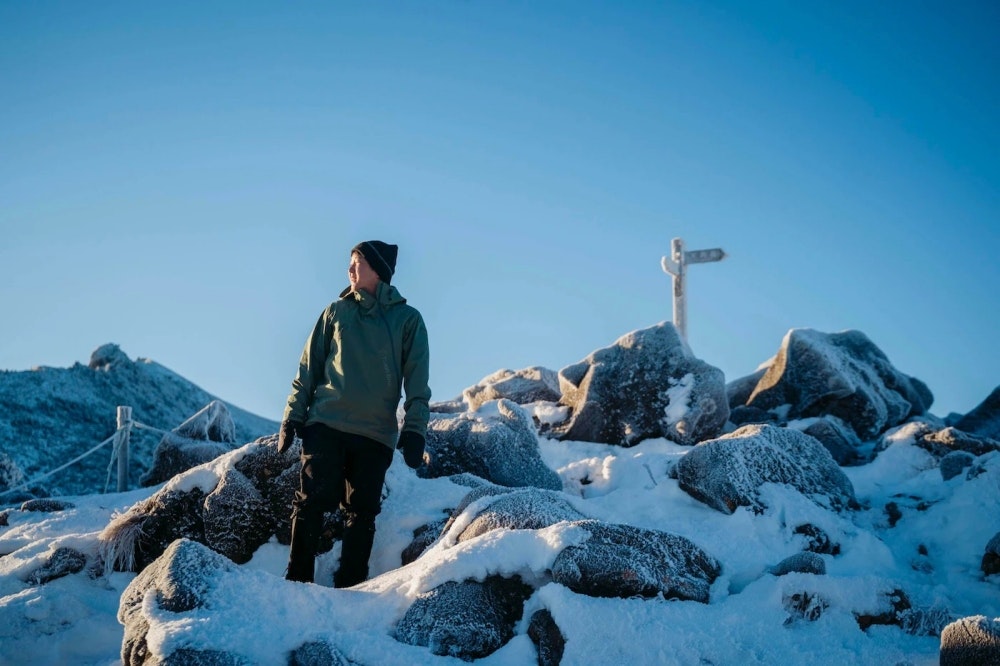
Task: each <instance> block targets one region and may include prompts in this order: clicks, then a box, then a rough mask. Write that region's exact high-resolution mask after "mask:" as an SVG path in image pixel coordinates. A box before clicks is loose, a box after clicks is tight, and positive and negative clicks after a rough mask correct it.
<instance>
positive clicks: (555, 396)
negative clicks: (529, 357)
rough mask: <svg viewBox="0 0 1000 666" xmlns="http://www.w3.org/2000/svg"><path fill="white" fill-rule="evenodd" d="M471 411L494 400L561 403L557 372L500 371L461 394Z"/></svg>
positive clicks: (543, 370) (544, 369)
mask: <svg viewBox="0 0 1000 666" xmlns="http://www.w3.org/2000/svg"><path fill="white" fill-rule="evenodd" d="M462 397H463V399H464V400H465V402H466V403H467V404H468V406H469V409H472V410H476V409H479V408H480V407H482V406H483V405H484V404H486V403H487V402H490V401H492V400H510V401H511V402H515V403H517V404H519V405H527V404H529V403H532V402H539V401H543V402H558V401H559V398H560V397H562V394H561V393H560V392H559V376H558V375H557V374H556V373H555V371H554V370H549V369H548V368H543V367H540V366H532V367H530V368H524V369H523V370H507V369H503V370H498V371H496V372H494V373H493V374H492V375H489V376H488V377H484V378H483V379H481V380H480V381H479V383H478V384H476V385H475V386H470V387H469V388H467V389H465V391H463V392H462Z"/></svg>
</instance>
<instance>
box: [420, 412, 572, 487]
mask: <svg viewBox="0 0 1000 666" xmlns="http://www.w3.org/2000/svg"><path fill="white" fill-rule="evenodd" d="M491 406H492V409H490V407H491ZM426 449H427V454H428V459H429V463H428V464H427V465H425V466H424V467H422V468H421V469H420V470H419V471H418V474H419V475H420V476H422V477H425V478H436V477H440V476H451V475H454V474H461V473H466V472H467V473H472V474H475V475H477V476H480V477H482V478H483V479H486V480H488V481H491V482H493V483H499V484H501V485H505V486H511V487H522V486H534V487H536V488H549V489H552V490H561V489H562V480H561V479H560V478H559V475H558V474H556V473H555V472H554V471H552V470H551V469H549V468H548V467H547V466H546V465H545V462H544V461H543V460H542V456H541V453H540V452H539V450H538V436H537V435H536V434H535V426H534V423H533V422H532V420H531V417H530V416H528V414H527V413H526V412H525V411H524V410H523V409H522V408H521V407H520V406H519V405H517V404H516V403H514V402H511V401H510V400H506V399H504V400H498V401H497V402H495V403H491V404H490V405H486V406H484V407H483V408H482V409H481V410H480V411H479V412H468V413H464V414H460V415H457V416H452V417H444V418H434V419H432V420H431V421H430V423H429V424H428V427H427V444H426Z"/></svg>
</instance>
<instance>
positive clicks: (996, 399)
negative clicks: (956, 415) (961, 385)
mask: <svg viewBox="0 0 1000 666" xmlns="http://www.w3.org/2000/svg"><path fill="white" fill-rule="evenodd" d="M955 427H956V428H958V429H959V430H964V431H965V432H967V433H970V434H973V435H979V436H981V437H989V438H990V439H1000V386H998V387H996V388H995V389H993V392H992V393H990V394H989V395H988V396H987V397H986V399H985V400H983V401H982V402H981V403H979V404H978V405H977V406H976V407H975V408H974V409H973V410H972V411H971V412H969V413H968V414H966V415H965V416H963V417H962V418H960V419H959V420H958V421H957V422H956V423H955Z"/></svg>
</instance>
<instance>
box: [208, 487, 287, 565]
mask: <svg viewBox="0 0 1000 666" xmlns="http://www.w3.org/2000/svg"><path fill="white" fill-rule="evenodd" d="M202 520H203V522H204V524H205V543H206V545H208V546H209V547H210V548H211V549H212V550H214V551H216V552H218V553H222V554H223V555H225V556H226V557H228V558H229V559H231V560H232V561H233V562H236V563H237V564H244V563H246V562H249V561H250V558H252V557H253V554H254V552H255V551H256V550H257V549H258V548H260V547H261V546H262V545H264V544H265V543H267V541H268V539H270V538H271V535H272V534H274V528H275V521H274V517H273V516H272V515H271V511H270V507H269V506H268V503H267V502H266V501H265V500H264V497H263V496H262V495H261V494H260V492H259V491H258V490H257V489H256V488H255V487H254V485H253V484H252V483H250V479H248V478H247V477H246V476H244V475H243V474H242V473H241V472H239V471H238V470H236V469H229V470H227V471H226V473H225V475H224V476H223V477H222V480H221V481H220V482H219V484H218V485H217V486H216V487H215V490H213V491H212V492H211V493H209V495H208V497H206V498H205V505H204V511H203V513H202Z"/></svg>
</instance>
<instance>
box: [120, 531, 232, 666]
mask: <svg viewBox="0 0 1000 666" xmlns="http://www.w3.org/2000/svg"><path fill="white" fill-rule="evenodd" d="M236 570H237V567H236V565H235V564H233V563H232V562H231V561H229V560H228V559H226V558H225V557H223V556H221V555H219V554H218V553H215V552H213V551H212V550H210V549H208V548H206V547H205V546H202V545H201V544H198V543H195V542H193V541H189V540H187V539H180V540H178V541H175V542H173V543H171V544H170V546H169V547H168V548H167V549H166V550H165V551H164V552H163V554H162V555H161V556H160V557H158V558H157V559H156V560H154V561H153V562H152V563H151V564H150V566H148V567H146V568H145V569H144V570H143V571H142V573H140V574H139V575H138V576H136V577H135V578H134V579H133V580H132V582H131V583H130V584H129V586H128V587H127V588H125V592H123V593H122V596H121V602H120V603H119V606H118V621H119V622H120V623H121V624H122V625H123V626H124V627H125V637H124V639H123V640H122V651H121V659H122V663H123V664H124V666H138V665H139V664H144V663H147V662H149V663H151V664H159V663H167V662H166V661H165V660H166V657H167V656H168V655H154V654H151V653H150V650H149V644H148V642H147V634H148V633H149V629H150V613H155V614H160V613H164V612H165V613H184V612H187V611H191V610H194V609H196V608H202V607H203V606H204V597H205V596H206V594H207V592H208V590H209V589H210V587H211V585H212V584H213V579H214V578H215V577H216V576H217V575H218V574H220V573H224V572H234V571H236ZM149 592H155V595H154V596H153V597H152V600H153V601H152V603H151V604H146V598H147V594H148V593H149ZM157 621H158V622H163V621H164V618H162V617H158V618H157ZM213 654H214V655H215V656H216V657H218V658H222V659H223V660H225V659H226V657H224V656H223V655H224V654H225V653H213ZM189 656H190V657H194V656H195V655H189ZM233 659H235V657H233ZM174 661H175V663H180V660H178V659H176V658H175V660H174ZM186 663H198V664H201V663H240V662H239V660H236V661H231V662H226V661H219V662H217V661H214V660H213V661H211V662H206V661H204V660H202V659H193V660H188V661H186Z"/></svg>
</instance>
